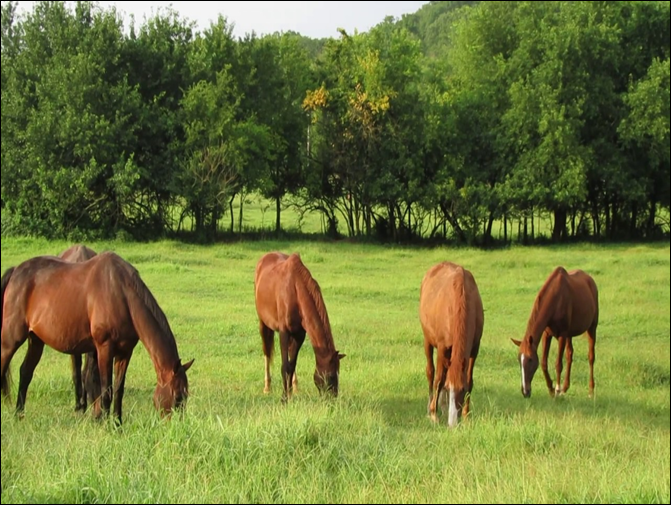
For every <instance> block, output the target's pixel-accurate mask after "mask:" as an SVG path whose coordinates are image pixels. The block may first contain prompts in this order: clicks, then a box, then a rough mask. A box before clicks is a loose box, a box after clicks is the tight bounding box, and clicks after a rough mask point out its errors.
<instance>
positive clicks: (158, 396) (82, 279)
mask: <svg viewBox="0 0 671 505" xmlns="http://www.w3.org/2000/svg"><path fill="white" fill-rule="evenodd" d="M2 301H3V305H2V371H1V381H2V384H1V388H2V392H3V394H4V396H5V398H8V397H9V385H8V376H7V372H8V369H9V363H10V361H11V359H12V357H13V356H14V353H15V352H16V350H17V349H18V348H19V347H20V346H21V344H22V343H23V342H24V341H25V340H26V339H28V351H27V353H26V359H25V360H24V362H23V364H22V366H21V374H20V381H19V394H18V398H17V402H16V409H17V412H18V413H22V412H23V409H24V406H25V401H26V394H27V391H28V386H29V384H30V381H31V380H32V377H33V372H34V370H35V367H36V366H37V364H38V363H39V361H40V358H41V357H42V351H43V349H44V344H47V345H49V346H50V347H52V348H53V349H55V350H57V351H60V352H63V353H67V354H81V353H88V352H93V351H96V352H97V356H98V367H99V369H100V371H101V374H100V383H101V390H102V395H101V403H102V408H103V410H104V411H105V412H106V413H107V412H109V409H110V405H111V403H112V396H113V394H112V372H113V370H112V368H113V367H114V373H115V375H116V383H115V384H114V391H115V393H116V394H115V395H114V414H115V416H116V419H117V422H118V423H121V404H122V399H123V393H124V384H125V378H126V370H127V368H128V363H129V361H130V358H131V356H132V354H133V350H134V348H135V345H136V344H137V342H138V339H139V340H141V341H142V343H143V344H144V346H145V348H146V349H147V351H148V353H149V356H150V357H151V359H152V361H153V363H154V368H155V370H156V376H157V379H158V384H157V386H156V389H155V391H154V405H155V407H156V408H157V409H158V410H159V411H160V412H161V413H162V414H167V413H170V412H171V411H172V409H173V408H178V407H180V406H182V405H183V404H184V403H185V401H186V398H187V396H188V380H187V377H186V371H187V370H188V369H189V367H190V366H191V364H192V363H193V360H191V361H190V362H188V363H186V364H185V365H182V363H181V361H180V359H179V354H178V352H177V344H176V342H175V337H174V336H173V334H172V331H171V330H170V326H169V325H168V321H167V319H166V317H165V314H164V313H163V311H162V310H161V308H160V307H159V306H158V304H157V303H156V300H155V299H154V296H153V295H152V293H151V292H150V291H149V289H148V288H147V286H146V285H145V283H144V282H143V281H142V279H141V278H140V275H139V273H138V271H137V270H136V269H135V268H134V267H133V266H131V265H130V263H128V262H126V261H124V260H123V259H122V258H121V257H119V256H117V255H116V254H114V253H112V252H104V253H101V254H99V255H97V256H94V257H93V258H91V259H90V260H88V261H86V262H84V263H70V262H67V261H63V260H62V259H60V258H56V257H54V256H38V257H35V258H32V259H29V260H27V261H24V262H23V263H21V264H20V265H19V266H17V267H16V268H15V269H14V271H13V273H12V275H11V278H8V279H6V275H3V278H2ZM115 358H116V361H115Z"/></svg>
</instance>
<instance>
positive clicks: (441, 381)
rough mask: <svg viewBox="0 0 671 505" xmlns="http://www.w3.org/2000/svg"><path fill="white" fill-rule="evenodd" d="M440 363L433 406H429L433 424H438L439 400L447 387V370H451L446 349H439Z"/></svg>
mask: <svg viewBox="0 0 671 505" xmlns="http://www.w3.org/2000/svg"><path fill="white" fill-rule="evenodd" d="M436 361H437V362H438V373H437V374H436V378H435V380H434V383H433V398H432V399H431V404H430V405H429V416H430V417H431V420H432V421H433V422H436V423H437V422H438V416H437V415H436V409H437V407H438V398H439V397H440V395H441V394H443V388H444V387H445V379H446V378H447V369H448V368H449V366H450V365H449V363H448V358H447V355H446V349H445V348H441V347H438V356H437V358H436Z"/></svg>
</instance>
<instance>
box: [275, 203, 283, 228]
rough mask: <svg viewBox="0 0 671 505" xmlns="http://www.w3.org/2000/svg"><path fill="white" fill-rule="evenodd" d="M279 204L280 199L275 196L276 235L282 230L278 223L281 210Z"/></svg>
mask: <svg viewBox="0 0 671 505" xmlns="http://www.w3.org/2000/svg"><path fill="white" fill-rule="evenodd" d="M281 202H282V197H281V196H277V197H276V198H275V233H276V234H277V235H279V234H280V230H281V229H282V225H281V222H280V212H281V210H282V209H281V207H280V204H281Z"/></svg>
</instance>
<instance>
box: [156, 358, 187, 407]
mask: <svg viewBox="0 0 671 505" xmlns="http://www.w3.org/2000/svg"><path fill="white" fill-rule="evenodd" d="M192 364H193V360H191V361H189V362H188V363H186V364H185V365H182V362H181V361H180V360H177V363H176V364H175V367H174V369H173V370H172V371H170V373H169V377H168V378H167V380H166V381H165V382H159V383H158V384H157V385H156V390H155V391H154V406H155V407H156V410H158V411H159V412H160V413H161V415H162V416H164V415H170V413H171V412H172V410H173V409H180V408H182V407H183V406H184V405H185V404H186V399H187V398H188V396H189V381H188V379H187V378H186V371H187V370H188V369H189V368H191V365H192Z"/></svg>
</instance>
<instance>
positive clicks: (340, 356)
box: [338, 353, 347, 359]
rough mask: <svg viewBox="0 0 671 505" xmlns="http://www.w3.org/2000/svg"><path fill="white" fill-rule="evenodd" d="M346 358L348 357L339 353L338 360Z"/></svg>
mask: <svg viewBox="0 0 671 505" xmlns="http://www.w3.org/2000/svg"><path fill="white" fill-rule="evenodd" d="M345 356H347V354H340V353H338V359H343V358H344V357H345Z"/></svg>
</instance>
